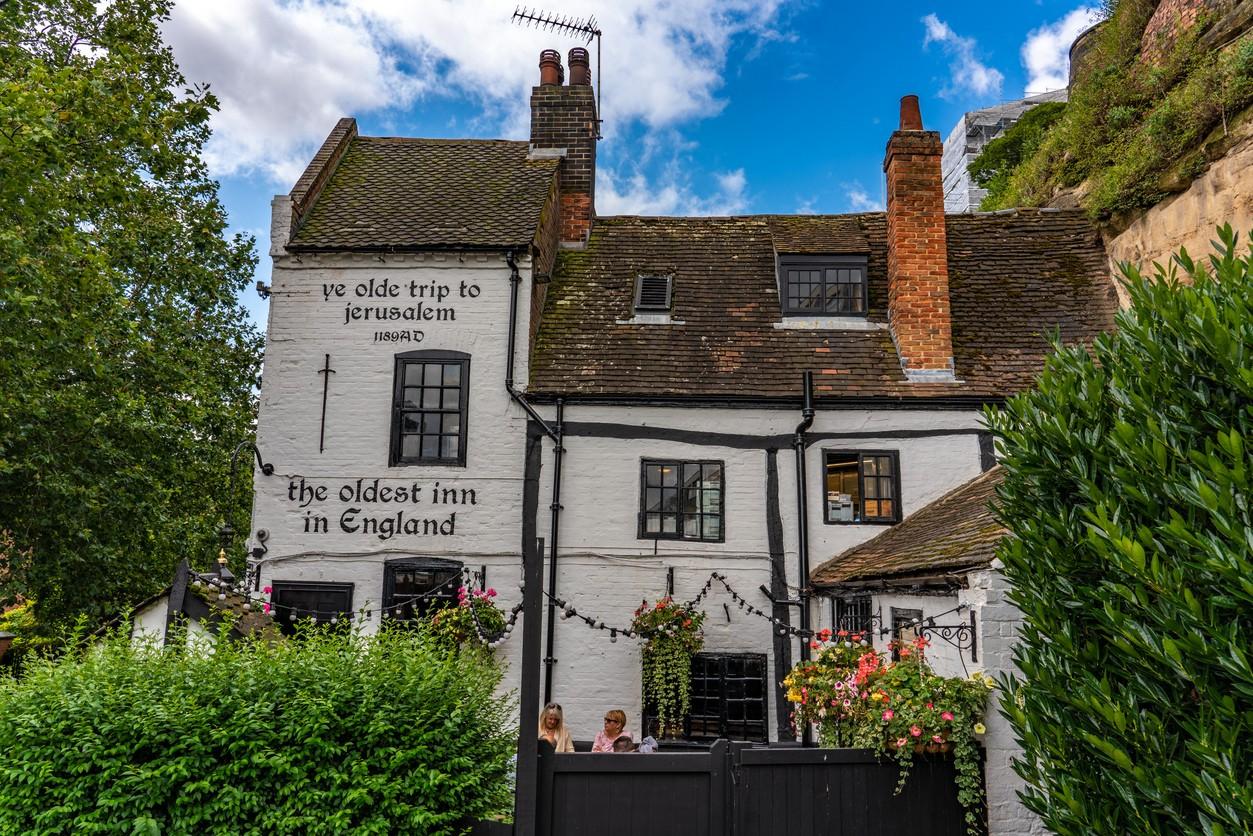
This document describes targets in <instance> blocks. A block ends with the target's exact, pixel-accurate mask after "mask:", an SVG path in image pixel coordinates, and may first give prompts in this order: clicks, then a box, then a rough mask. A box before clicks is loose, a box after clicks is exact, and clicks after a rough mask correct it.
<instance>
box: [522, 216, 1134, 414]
mask: <svg viewBox="0 0 1253 836" xmlns="http://www.w3.org/2000/svg"><path fill="white" fill-rule="evenodd" d="M789 252H809V253H814V252H825V253H833V254H834V253H866V254H867V257H868V274H869V303H870V309H869V315H868V316H867V320H868V321H869V322H870V323H872V324H874V325H877V326H879V327H875V328H872V329H870V330H811V331H806V330H791V329H780V328H777V327H775V326H776V324H777V323H779V322H780V321H781V319H782V317H781V314H780V310H779V295H778V286H777V279H776V273H775V255H776V253H789ZM948 260H949V281H950V295H951V300H952V311H953V343H954V355H955V363H956V372H957V377H958V378H959V380H960V381H961V382H959V383H909V382H908V381H906V379H905V376H904V374H903V373H902V371H901V367H900V361H899V359H898V357H897V354H896V350H895V347H894V346H893V343H892V337H891V334H890V332H889V331H888V330H887V328H886V322H887V311H886V307H887V221H886V217H885V215H884V214H883V213H872V214H861V215H839V216H748V217H736V218H640V217H608V218H597V219H596V220H595V222H594V223H593V226H592V234H591V237H590V239H589V241H588V243H587V246H586V248H585V249H584V250H567V251H563V252H562V253H561V255H560V257H559V259H558V264H557V268H556V270H555V273H554V280H553V282H552V284H551V285H550V286H549V289H548V294H547V300H546V303H545V308H544V314H543V319H542V320H541V323H540V330H539V334H538V337H537V340H536V344H535V349H534V352H533V357H532V366H531V370H532V371H531V387H530V391H531V392H532V393H534V394H540V395H544V394H559V393H562V394H580V395H605V396H608V395H625V396H666V397H671V396H716V395H735V396H739V397H746V398H751V397H759V398H774V397H787V398H798V397H799V390H800V380H801V373H802V372H803V371H804V370H806V369H810V370H813V372H814V385H815V393H816V394H817V396H818V397H819V398H822V397H824V396H827V397H830V396H840V397H859V396H860V397H888V398H936V397H971V398H988V397H1001V396H1005V395H1009V394H1012V393H1014V392H1017V391H1020V390H1022V389H1024V388H1026V387H1028V386H1030V385H1031V382H1032V381H1033V380H1034V377H1035V375H1037V374H1038V373H1039V371H1040V369H1041V367H1042V365H1043V361H1044V356H1045V354H1046V353H1047V349H1048V345H1047V341H1046V336H1045V335H1046V334H1047V333H1049V332H1050V331H1052V330H1053V329H1055V328H1060V331H1061V336H1062V338H1063V340H1064V341H1067V342H1083V341H1089V340H1091V339H1092V338H1094V337H1095V336H1096V335H1097V334H1098V333H1100V332H1102V331H1107V330H1109V329H1111V328H1112V327H1113V316H1114V312H1115V310H1116V308H1117V302H1116V298H1115V294H1114V287H1113V284H1112V282H1111V281H1110V277H1109V273H1108V269H1107V266H1106V257H1105V252H1104V249H1103V247H1102V245H1101V242H1100V239H1099V237H1098V235H1097V233H1096V230H1095V229H1094V228H1093V227H1092V225H1091V224H1090V223H1089V222H1088V221H1087V219H1086V218H1085V217H1084V216H1083V214H1082V213H1080V212H1077V211H1062V212H1058V211H1046V212H1040V211H1036V210H1020V211H1018V212H1017V213H1015V214H1006V215H973V216H972V215H960V216H949V218H948ZM639 274H672V275H673V276H674V284H673V288H674V306H673V319H674V320H675V321H676V323H682V324H670V325H642V324H631V323H630V322H629V320H631V319H632V314H633V311H632V304H633V295H632V293H633V288H634V282H635V278H636V276H637V275H639Z"/></svg>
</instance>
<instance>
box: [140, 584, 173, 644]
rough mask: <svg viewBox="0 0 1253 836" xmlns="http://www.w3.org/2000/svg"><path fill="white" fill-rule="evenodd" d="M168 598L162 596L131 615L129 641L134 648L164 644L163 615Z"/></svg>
mask: <svg viewBox="0 0 1253 836" xmlns="http://www.w3.org/2000/svg"><path fill="white" fill-rule="evenodd" d="M169 602H170V598H169V596H168V595H162V596H161V597H160V598H157V599H156V600H155V601H152V602H151V603H149V604H148V605H147V606H146V607H143V608H141V609H139V610H137V611H136V612H135V613H133V614H132V615H131V641H132V643H133V644H135V646H137V647H138V646H139V645H143V644H146V643H148V642H156V643H157V644H158V645H161V644H164V642H165V614H166V610H167V609H168V607H169Z"/></svg>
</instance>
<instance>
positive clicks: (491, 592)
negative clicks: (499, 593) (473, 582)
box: [487, 586, 496, 598]
mask: <svg viewBox="0 0 1253 836" xmlns="http://www.w3.org/2000/svg"><path fill="white" fill-rule="evenodd" d="M487 597H488V598H495V597H496V588H495V587H491V586H489V587H488V588H487Z"/></svg>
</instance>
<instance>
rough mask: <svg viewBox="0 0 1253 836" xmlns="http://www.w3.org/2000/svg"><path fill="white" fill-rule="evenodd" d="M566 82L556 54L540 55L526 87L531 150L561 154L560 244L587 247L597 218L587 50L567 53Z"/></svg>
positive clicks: (549, 51)
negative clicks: (534, 83) (535, 78)
mask: <svg viewBox="0 0 1253 836" xmlns="http://www.w3.org/2000/svg"><path fill="white" fill-rule="evenodd" d="M569 63H570V83H569V84H568V85H566V84H563V79H564V76H565V73H564V70H563V69H562V66H561V53H559V52H557V50H555V49H546V50H544V51H543V52H542V53H540V60H539V66H540V83H539V86H538V87H533V88H531V149H532V151H535V152H545V151H547V152H550V153H559V154H561V157H562V158H561V165H560V167H559V173H558V178H559V180H560V188H561V243H562V244H568V245H582V244H584V243H586V242H587V236H588V233H589V232H590V231H591V228H592V218H594V217H595V216H596V136H597V133H598V130H597V128H598V127H599V122H597V114H596V96H595V94H594V93H593V92H592V73H591V68H590V63H589V60H588V54H587V50H586V49H583V48H582V47H575V48H574V49H572V50H570V55H569Z"/></svg>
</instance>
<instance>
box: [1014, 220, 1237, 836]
mask: <svg viewBox="0 0 1253 836" xmlns="http://www.w3.org/2000/svg"><path fill="white" fill-rule="evenodd" d="M1219 236H1220V238H1221V239H1222V241H1221V245H1220V246H1219V248H1218V254H1217V255H1216V256H1211V258H1210V259H1209V264H1208V266H1204V265H1201V264H1196V263H1194V262H1193V261H1192V260H1191V259H1190V258H1189V257H1188V255H1187V253H1186V252H1184V251H1181V252H1180V253H1179V255H1178V256H1177V260H1178V263H1179V265H1180V266H1182V268H1183V270H1184V272H1186V274H1187V279H1188V280H1187V281H1176V279H1175V275H1174V273H1175V271H1174V269H1173V268H1172V269H1171V270H1170V271H1169V275H1167V274H1166V273H1165V272H1164V271H1163V270H1162V269H1161V267H1160V266H1159V267H1157V268H1156V276H1155V277H1154V278H1151V279H1150V278H1148V277H1145V276H1142V275H1141V274H1140V273H1139V272H1138V271H1137V270H1136V269H1134V268H1131V267H1129V266H1124V267H1123V271H1124V275H1125V276H1126V285H1127V289H1128V292H1129V293H1130V297H1131V307H1130V309H1129V310H1126V311H1124V312H1122V313H1121V314H1119V316H1118V320H1117V322H1118V330H1117V331H1116V332H1115V333H1112V334H1108V335H1105V336H1103V337H1101V338H1100V339H1098V340H1097V341H1096V343H1095V345H1094V346H1093V347H1092V350H1091V353H1089V352H1087V351H1085V350H1083V349H1082V348H1070V349H1063V348H1060V347H1059V348H1058V351H1057V353H1056V355H1054V356H1053V357H1052V358H1051V359H1050V361H1049V362H1048V364H1047V366H1046V369H1045V371H1044V374H1043V376H1042V378H1041V380H1040V384H1039V387H1038V389H1037V390H1036V391H1033V392H1030V393H1026V394H1023V395H1020V396H1018V397H1016V398H1014V399H1013V400H1012V401H1010V402H1009V403H1008V405H1007V406H1006V407H1005V409H1004V410H1003V411H1001V412H999V413H991V414H989V421H990V423H991V426H992V428H993V430H994V432H995V433H996V434H997V436H998V438H999V443H1000V447H1001V452H1002V453H1003V456H1004V459H1003V461H1004V466H1005V482H1004V486H1003V487H1002V489H1001V491H1000V503H1001V510H1000V513H1001V516H1002V518H1003V520H1004V521H1005V523H1006V525H1007V526H1008V528H1009V530H1010V532H1011V534H1012V536H1011V537H1009V538H1007V539H1006V540H1005V541H1003V543H1002V545H1001V548H1000V550H999V552H998V554H999V556H1000V558H1001V560H1003V561H1004V563H1005V573H1006V575H1007V576H1008V578H1009V579H1010V580H1011V581H1012V582H1013V585H1014V588H1013V593H1012V596H1011V597H1012V599H1013V601H1014V602H1015V603H1016V604H1017V605H1018V606H1019V607H1020V608H1021V609H1022V612H1023V615H1024V625H1023V629H1022V640H1021V642H1020V644H1019V645H1018V647H1017V649H1016V651H1015V655H1014V659H1015V662H1016V663H1017V665H1018V667H1019V669H1020V670H1021V677H1019V678H1014V679H1009V680H1007V681H1006V683H1005V686H1006V694H1005V697H1004V699H1003V701H1002V706H1003V712H1004V713H1005V716H1006V717H1007V718H1008V719H1009V721H1010V723H1011V724H1012V725H1013V728H1014V731H1015V733H1016V735H1017V736H1018V738H1019V740H1020V741H1021V742H1022V745H1023V749H1024V754H1023V757H1022V759H1021V761H1019V762H1018V763H1017V765H1016V769H1017V771H1018V772H1019V774H1020V775H1022V776H1023V778H1025V779H1026V781H1027V782H1028V785H1029V789H1028V791H1027V794H1026V797H1025V803H1026V804H1027V806H1028V807H1029V808H1031V809H1032V810H1034V811H1036V812H1037V813H1039V814H1040V815H1041V816H1042V817H1043V820H1044V823H1045V824H1046V825H1047V826H1048V827H1049V828H1050V829H1051V830H1053V831H1054V832H1056V833H1063V834H1080V833H1082V834H1091V833H1101V834H1123V833H1145V834H1149V833H1161V834H1194V833H1196V834H1224V833H1225V834H1236V833H1247V832H1248V830H1247V828H1248V826H1249V823H1250V822H1253V782H1251V781H1250V776H1253V653H1251V652H1250V647H1251V645H1250V638H1249V637H1250V635H1253V534H1251V533H1253V459H1251V458H1250V450H1251V448H1250V445H1249V434H1250V431H1251V430H1253V249H1246V250H1245V251H1244V253H1243V255H1242V254H1241V252H1240V250H1239V248H1238V242H1237V236H1236V235H1234V234H1233V233H1232V231H1231V228H1230V227H1226V228H1224V229H1222V230H1219Z"/></svg>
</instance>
